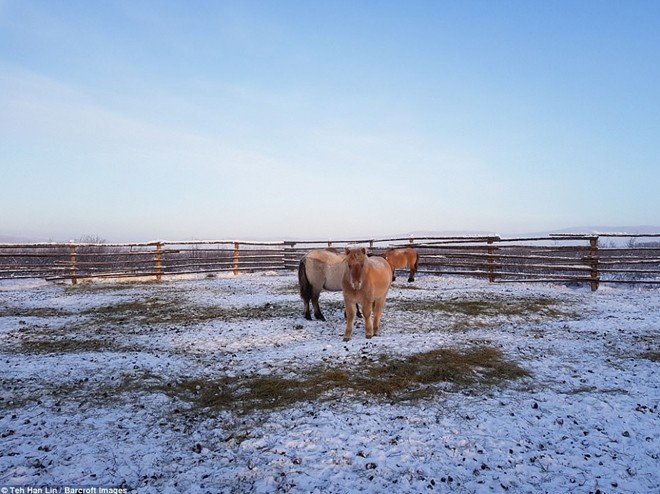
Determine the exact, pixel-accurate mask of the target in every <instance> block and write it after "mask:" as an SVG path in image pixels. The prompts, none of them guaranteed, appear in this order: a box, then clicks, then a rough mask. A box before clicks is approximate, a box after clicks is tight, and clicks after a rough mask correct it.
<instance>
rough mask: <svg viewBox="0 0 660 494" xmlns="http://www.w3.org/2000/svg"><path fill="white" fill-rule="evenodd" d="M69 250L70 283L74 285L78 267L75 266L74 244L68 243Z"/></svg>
mask: <svg viewBox="0 0 660 494" xmlns="http://www.w3.org/2000/svg"><path fill="white" fill-rule="evenodd" d="M69 252H70V253H71V257H70V260H71V284H72V285H75V284H77V283H78V278H77V275H78V269H77V267H76V246H75V245H74V244H71V245H69Z"/></svg>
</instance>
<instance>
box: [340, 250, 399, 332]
mask: <svg viewBox="0 0 660 494" xmlns="http://www.w3.org/2000/svg"><path fill="white" fill-rule="evenodd" d="M345 263H346V269H345V271H344V277H343V280H342V291H343V293H344V305H345V307H346V333H344V341H348V340H350V339H351V334H352V333H353V322H354V321H355V312H356V304H359V305H361V306H362V313H363V314H364V326H365V331H366V337H367V338H371V337H372V336H378V330H379V328H380V318H381V315H382V314H383V307H384V306H385V298H386V297H387V292H388V290H389V289H390V284H391V283H392V269H391V268H390V265H389V264H388V263H387V261H386V260H385V259H383V258H382V257H367V252H366V249H364V248H359V249H346V260H345ZM372 311H373V314H374V319H373V322H372V321H371V313H372Z"/></svg>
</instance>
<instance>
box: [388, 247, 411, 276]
mask: <svg viewBox="0 0 660 494" xmlns="http://www.w3.org/2000/svg"><path fill="white" fill-rule="evenodd" d="M383 257H384V258H385V259H387V262H389V263H390V266H391V267H392V281H395V280H396V275H395V271H396V270H397V269H399V268H410V274H409V275H408V281H409V282H413V281H415V273H417V266H418V263H419V254H417V251H416V250H415V249H413V248H412V247H405V248H402V249H389V250H386V251H385V252H384V253H383Z"/></svg>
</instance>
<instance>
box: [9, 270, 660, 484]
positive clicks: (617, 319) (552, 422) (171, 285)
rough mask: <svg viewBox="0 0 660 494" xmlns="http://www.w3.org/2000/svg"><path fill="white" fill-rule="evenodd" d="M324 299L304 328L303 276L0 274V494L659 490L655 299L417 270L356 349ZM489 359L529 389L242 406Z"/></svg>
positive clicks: (659, 317) (477, 383)
mask: <svg viewBox="0 0 660 494" xmlns="http://www.w3.org/2000/svg"><path fill="white" fill-rule="evenodd" d="M399 279H401V280H404V279H405V276H399ZM321 306H322V309H323V310H324V312H325V316H326V318H327V322H319V321H306V320H304V319H303V317H302V302H301V301H300V299H299V296H298V294H297V291H296V276H295V274H293V273H291V274H271V275H249V276H248V275H245V276H239V277H218V278H205V279H198V280H174V281H166V282H161V283H95V284H89V285H78V286H68V285H56V284H51V283H46V282H42V281H4V282H0V362H1V366H2V373H1V375H0V382H1V383H2V387H1V392H0V487H1V486H6V487H10V486H11V487H35V486H41V487H50V488H52V487H56V486H57V487H59V488H63V487H65V486H66V487H81V486H87V487H90V488H100V487H113V488H117V490H115V492H122V491H123V490H124V489H125V490H126V491H128V492H139V493H145V494H146V493H163V492H164V493H174V492H186V493H189V492H192V493H197V492H199V493H204V492H228V493H229V492H296V493H303V492H304V493H307V492H310V493H311V492H319V493H352V492H373V493H378V492H406V493H407V492H410V493H413V492H414V493H419V492H465V493H472V492H514V493H527V492H530V493H539V492H549V493H558V492H580V493H581V492H584V493H587V492H593V493H596V492H601V493H618V492H621V493H647V492H660V461H659V460H660V420H659V418H660V390H659V389H658V385H659V379H658V365H659V364H658V356H659V354H660V336H659V335H660V292H659V291H658V290H657V289H638V288H622V287H616V288H609V287H601V288H600V289H599V290H598V291H597V292H594V293H592V292H591V291H590V290H589V289H588V288H587V287H582V288H569V287H564V286H557V285H542V284H525V285H522V284H515V285H514V284H512V285H503V284H488V283H486V282H484V281H482V280H471V279H459V278H451V277H431V276H427V277H424V276H421V277H419V278H418V280H417V281H416V282H415V283H414V284H412V285H408V284H407V283H406V282H405V281H397V282H396V283H395V284H394V285H393V287H392V289H391V291H390V295H389V297H388V304H387V305H386V307H385V312H384V315H383V326H382V328H381V336H379V337H377V338H374V339H371V340H366V339H365V337H364V328H363V326H362V325H361V323H359V325H358V326H357V327H356V329H355V331H354V333H353V339H352V340H351V341H350V342H348V343H344V342H342V336H343V333H344V320H343V314H342V303H341V294H340V293H324V294H322V296H321ZM479 348H488V349H494V350H496V351H497V352H499V354H500V355H501V357H502V359H503V360H504V361H506V362H507V363H510V364H512V365H517V366H519V367H520V368H522V369H523V370H524V371H526V372H527V373H528V375H527V376H523V377H515V376H511V377H510V378H503V379H501V380H488V379H484V378H483V376H484V375H485V370H484V369H483V368H481V367H480V366H478V365H477V366H473V367H470V368H469V369H468V370H467V371H465V372H466V373H467V374H469V375H466V376H458V377H459V379H458V380H456V381H452V380H448V381H441V382H438V383H434V384H421V385H420V384H411V387H418V388H419V389H420V390H422V391H424V392H423V393H420V394H419V396H416V395H414V394H411V392H412V391H415V390H414V389H411V390H406V391H407V394H406V393H389V394H379V393H377V392H373V393H372V392H369V391H365V390H363V389H358V388H355V389H354V388H352V387H351V385H341V382H342V381H341V379H339V378H338V380H337V381H336V385H334V384H333V381H327V390H326V391H325V392H323V393H320V394H313V395H312V394H310V395H309V398H308V399H304V398H298V399H293V400H291V401H289V402H285V401H282V402H281V403H280V402H277V401H276V397H277V396H279V395H278V392H277V391H273V400H274V401H273V402H269V401H268V400H265V401H264V399H263V398H262V401H259V400H257V399H256V398H255V399H253V400H252V401H249V400H248V399H247V398H246V396H248V395H247V394H245V393H247V391H245V390H243V393H244V394H241V393H240V390H241V386H244V387H245V388H246V389H247V388H249V387H251V386H256V383H257V382H262V381H258V379H260V378H264V382H269V381H267V379H266V378H279V379H280V381H279V382H284V383H287V382H288V383H293V382H295V381H296V380H299V381H301V382H303V381H306V380H307V381H309V380H311V379H313V376H319V375H322V372H323V371H322V370H323V369H326V370H327V369H331V370H333V371H334V372H335V373H336V374H337V372H339V370H343V371H344V372H347V373H349V374H350V375H351V376H360V373H361V372H363V371H364V370H365V369H366V367H367V366H369V365H372V366H373V365H378V364H379V363H387V362H389V360H388V359H390V358H393V359H405V358H406V357H410V356H413V355H418V354H424V355H430V353H427V352H433V351H436V350H439V349H454V350H457V351H460V352H469V351H471V350H473V349H479ZM395 367H396V365H394V366H392V367H391V368H392V369H395ZM323 375H325V374H323ZM333 375H334V374H333ZM337 375H338V376H339V377H341V376H342V375H343V374H341V373H339V374H337ZM310 376H311V377H310ZM385 378H386V376H385V375H383V379H385ZM460 378H465V380H461V379H460ZM273 382H275V381H273ZM344 384H345V383H344ZM310 389H311V388H310ZM232 393H233V394H232ZM281 393H284V392H281ZM225 395H226V396H230V397H232V398H233V399H234V402H232V401H231V400H229V401H228V402H223V401H222V400H221V399H220V398H222V397H223V396H225ZM204 400H206V401H204ZM2 492H3V493H4V492H11V491H10V490H8V491H2ZM51 492H56V491H51ZM60 492H62V490H61V489H60ZM96 492H99V491H98V490H97V491H96ZM111 492H112V491H111Z"/></svg>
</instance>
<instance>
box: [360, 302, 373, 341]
mask: <svg viewBox="0 0 660 494" xmlns="http://www.w3.org/2000/svg"><path fill="white" fill-rule="evenodd" d="M372 309H373V304H372V303H370V302H368V303H366V304H362V312H363V313H364V328H365V331H366V337H367V339H368V338H371V337H372V336H373V335H374V325H373V322H372V320H371V311H372Z"/></svg>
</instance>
